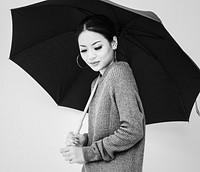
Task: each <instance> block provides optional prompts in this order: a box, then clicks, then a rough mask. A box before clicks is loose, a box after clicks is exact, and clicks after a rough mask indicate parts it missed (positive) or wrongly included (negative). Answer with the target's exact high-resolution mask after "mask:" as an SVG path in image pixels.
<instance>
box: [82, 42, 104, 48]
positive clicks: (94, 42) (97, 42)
mask: <svg viewBox="0 0 200 172" xmlns="http://www.w3.org/2000/svg"><path fill="white" fill-rule="evenodd" d="M99 42H101V41H96V42H94V43H93V44H92V46H93V45H95V44H97V43H99ZM79 46H81V47H87V46H86V45H79Z"/></svg>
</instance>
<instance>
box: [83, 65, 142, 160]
mask: <svg viewBox="0 0 200 172" xmlns="http://www.w3.org/2000/svg"><path fill="white" fill-rule="evenodd" d="M112 74H113V77H111V78H112V81H111V83H112V85H111V87H112V90H113V93H114V96H115V101H116V104H117V108H118V111H119V116H120V127H119V128H118V129H117V130H116V131H115V132H114V133H113V134H112V135H110V136H108V137H105V138H103V139H101V140H98V141H96V142H93V143H92V145H91V146H88V147H83V155H84V158H85V161H86V162H91V161H98V160H104V161H111V160H113V159H114V158H115V153H117V152H121V151H125V150H128V149H129V148H131V147H133V146H134V145H135V144H136V143H138V142H139V141H140V140H141V139H142V138H143V136H144V114H143V112H142V111H141V108H142V107H141V102H140V98H139V95H138V92H137V87H136V83H135V80H134V77H133V74H132V71H131V69H129V70H127V69H126V70H125V69H124V68H123V67H118V68H117V67H115V69H113V71H112Z"/></svg>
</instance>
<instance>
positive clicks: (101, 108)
mask: <svg viewBox="0 0 200 172" xmlns="http://www.w3.org/2000/svg"><path fill="white" fill-rule="evenodd" d="M116 35H117V34H116V31H115V26H114V24H113V23H112V22H111V21H110V20H109V19H108V18H107V17H105V16H102V15H93V16H89V17H86V18H85V19H84V20H83V21H82V22H81V24H80V26H79V28H78V33H77V39H78V45H79V49H80V55H81V57H82V59H83V60H84V61H85V62H86V64H87V65H88V66H89V67H91V69H93V70H94V71H98V72H100V79H99V81H98V87H97V90H96V92H95V95H94V97H93V100H92V102H91V104H90V107H89V123H88V126H89V129H88V134H83V135H81V134H73V133H72V132H70V133H69V134H68V138H67V146H66V148H63V149H61V153H62V154H63V156H64V157H65V159H66V160H67V161H69V162H70V163H80V164H84V165H83V169H82V171H83V172H141V171H142V164H143V153H144V142H145V119H144V112H143V107H142V103H141V100H140V97H139V94H138V90H137V86H136V82H135V79H134V77H133V74H132V70H131V68H130V67H129V65H128V63H126V62H118V61H117V60H116V49H117V44H118V42H117V37H116ZM95 82H96V80H95V81H94V82H93V83H92V88H93V87H94V83H95Z"/></svg>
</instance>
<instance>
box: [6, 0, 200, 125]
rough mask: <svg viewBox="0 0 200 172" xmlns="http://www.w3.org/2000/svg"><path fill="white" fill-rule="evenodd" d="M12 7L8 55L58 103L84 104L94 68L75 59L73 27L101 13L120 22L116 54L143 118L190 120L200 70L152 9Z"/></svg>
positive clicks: (67, 1) (67, 0)
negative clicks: (129, 75) (127, 69)
mask: <svg viewBox="0 0 200 172" xmlns="http://www.w3.org/2000/svg"><path fill="white" fill-rule="evenodd" d="M11 12H12V19H13V40H12V48H11V52H10V59H11V60H12V61H14V62H15V63H16V64H18V65H19V66H21V67H22V68H23V69H24V70H25V71H26V72H27V73H29V74H30V75H31V76H32V77H33V78H34V79H35V80H36V81H37V82H38V83H39V84H40V85H41V86H42V87H43V88H44V89H45V90H46V91H47V92H48V93H49V94H50V96H51V97H52V98H53V99H54V100H55V102H56V103H57V104H58V105H61V106H66V107H70V108H75V109H78V110H83V109H84V106H85V105H86V102H87V99H88V97H89V94H90V85H91V82H92V81H93V80H94V78H96V77H97V75H98V73H95V72H93V71H92V70H91V69H89V68H84V69H81V68H79V67H78V65H77V64H76V57H77V55H78V54H79V50H78V46H77V40H76V39H75V33H76V28H77V26H78V24H79V23H80V21H81V20H82V19H83V18H85V17H86V16H88V15H92V14H104V15H106V16H107V17H109V18H110V19H111V20H112V21H113V22H114V23H115V24H116V26H117V28H118V33H119V35H118V39H119V47H118V50H117V51H118V52H117V58H118V60H122V61H127V62H128V63H129V64H130V66H131V68H132V70H133V74H134V76H135V79H136V82H137V85H138V88H139V93H140V96H141V99H142V102H143V106H144V109H145V116H146V122H147V124H151V123H157V122H166V121H188V120H189V116H190V113H191V109H192V107H193V104H194V102H195V100H196V97H197V96H198V94H199V92H200V70H199V68H198V67H197V66H196V65H195V63H194V62H193V61H192V60H191V59H190V58H189V57H188V56H187V54H186V53H185V52H184V51H183V50H182V49H181V48H180V46H179V45H178V44H177V43H176V42H175V40H174V39H173V38H172V37H171V36H170V34H169V33H168V32H167V30H166V29H165V27H164V26H163V24H162V22H161V21H160V19H159V18H158V17H157V16H156V15H155V14H154V13H152V12H145V11H138V10H134V9H130V8H127V7H123V6H120V5H118V4H115V3H113V2H110V1H106V0H84V1H83V0H48V1H43V2H41V3H37V4H33V5H30V6H26V7H21V8H18V9H12V10H11Z"/></svg>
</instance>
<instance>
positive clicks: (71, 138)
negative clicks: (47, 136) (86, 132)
mask: <svg viewBox="0 0 200 172" xmlns="http://www.w3.org/2000/svg"><path fill="white" fill-rule="evenodd" d="M78 142H79V139H78V138H77V136H76V134H74V133H73V132H69V133H68V136H67V140H66V142H65V144H66V145H68V146H75V145H77V144H78Z"/></svg>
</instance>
